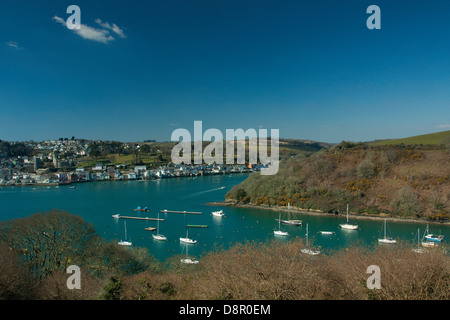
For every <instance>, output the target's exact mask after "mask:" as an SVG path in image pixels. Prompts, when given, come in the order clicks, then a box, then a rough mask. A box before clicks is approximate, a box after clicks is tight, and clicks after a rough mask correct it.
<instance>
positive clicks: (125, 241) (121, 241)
mask: <svg viewBox="0 0 450 320" xmlns="http://www.w3.org/2000/svg"><path fill="white" fill-rule="evenodd" d="M123 223H124V226H125V240H120V241H119V242H118V244H119V245H121V246H132V245H133V243H132V242H131V241H127V221H126V220H125V221H124V222H123Z"/></svg>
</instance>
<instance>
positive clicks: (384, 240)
mask: <svg viewBox="0 0 450 320" xmlns="http://www.w3.org/2000/svg"><path fill="white" fill-rule="evenodd" d="M378 242H379V243H386V244H394V243H397V240H393V239H378Z"/></svg>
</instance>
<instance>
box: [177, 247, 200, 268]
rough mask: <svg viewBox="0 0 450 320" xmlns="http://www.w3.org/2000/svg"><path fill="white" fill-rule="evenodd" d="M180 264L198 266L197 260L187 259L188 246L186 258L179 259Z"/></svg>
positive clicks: (187, 253)
mask: <svg viewBox="0 0 450 320" xmlns="http://www.w3.org/2000/svg"><path fill="white" fill-rule="evenodd" d="M180 262H181V263H184V264H198V262H199V261H198V260H196V259H194V258H190V257H189V246H186V258H184V259H180Z"/></svg>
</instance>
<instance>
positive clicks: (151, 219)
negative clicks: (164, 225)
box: [119, 216, 164, 221]
mask: <svg viewBox="0 0 450 320" xmlns="http://www.w3.org/2000/svg"><path fill="white" fill-rule="evenodd" d="M119 219H133V220H150V221H164V219H157V218H149V217H128V216H119Z"/></svg>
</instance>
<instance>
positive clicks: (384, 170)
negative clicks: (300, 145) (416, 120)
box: [226, 142, 450, 220]
mask: <svg viewBox="0 0 450 320" xmlns="http://www.w3.org/2000/svg"><path fill="white" fill-rule="evenodd" d="M449 163H450V153H449V151H448V150H446V148H445V147H443V146H438V145H435V146H430V145H428V146H419V145H416V146H408V145H380V146H378V145H371V144H366V143H359V144H353V143H348V142H343V143H341V144H340V145H337V146H335V147H333V148H330V149H323V150H321V151H319V152H316V153H314V154H313V155H311V156H310V157H307V158H303V159H302V160H296V159H294V158H292V159H287V160H285V161H283V162H282V166H281V167H280V170H279V172H278V174H277V175H274V176H261V175H259V174H254V175H251V176H249V178H248V179H246V180H245V181H244V182H243V183H242V184H240V185H238V186H235V187H234V188H232V189H231V190H230V192H229V193H228V194H227V196H226V198H227V200H228V201H237V202H240V203H248V204H254V205H268V206H274V205H278V206H284V205H287V204H288V203H290V204H291V206H294V207H295V206H296V207H298V208H302V209H311V210H321V211H323V212H330V213H331V212H344V210H345V207H346V204H347V203H349V205H350V208H352V212H359V213H364V214H370V215H390V216H398V217H405V218H423V219H433V220H446V219H448V218H449V212H448V210H449V208H450V166H449Z"/></svg>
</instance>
